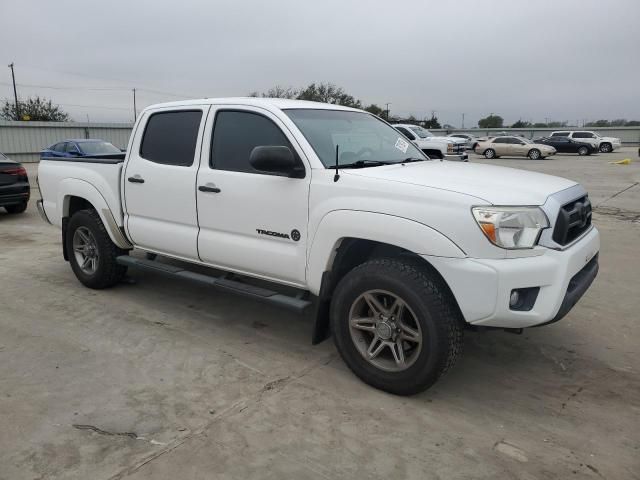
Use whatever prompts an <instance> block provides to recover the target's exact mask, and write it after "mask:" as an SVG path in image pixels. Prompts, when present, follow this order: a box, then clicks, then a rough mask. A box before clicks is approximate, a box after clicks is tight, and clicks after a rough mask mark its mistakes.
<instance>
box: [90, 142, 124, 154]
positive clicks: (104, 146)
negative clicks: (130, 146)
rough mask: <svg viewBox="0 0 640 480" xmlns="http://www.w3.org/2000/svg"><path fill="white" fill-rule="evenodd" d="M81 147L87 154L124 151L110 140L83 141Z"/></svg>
mask: <svg viewBox="0 0 640 480" xmlns="http://www.w3.org/2000/svg"><path fill="white" fill-rule="evenodd" d="M80 148H82V151H83V152H84V153H85V155H106V154H110V153H122V152H121V151H120V149H119V148H117V147H114V146H113V145H111V144H110V143H109V142H81V143H80Z"/></svg>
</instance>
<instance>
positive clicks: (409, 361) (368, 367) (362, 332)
mask: <svg viewBox="0 0 640 480" xmlns="http://www.w3.org/2000/svg"><path fill="white" fill-rule="evenodd" d="M438 280H439V279H436V278H434V276H433V275H432V274H431V273H430V272H429V271H428V270H427V269H426V268H424V267H422V266H419V265H415V264H412V263H404V262H403V261H402V260H396V259H375V260H370V261H368V262H366V263H364V264H362V265H360V266H358V267H356V268H354V269H353V270H352V271H350V272H349V273H347V274H346V275H345V276H344V277H343V278H342V280H341V281H340V282H339V284H338V286H337V287H336V291H335V293H334V296H333V298H332V301H331V325H332V331H333V336H334V341H335V344H336V347H337V349H338V351H339V352H340V355H341V356H342V358H343V359H344V361H345V363H346V364H347V365H348V366H349V368H350V369H351V370H352V371H353V372H354V373H355V374H356V375H357V376H358V377H359V378H360V379H361V380H363V381H364V382H366V383H368V384H369V385H372V386H374V387H376V388H379V389H381V390H385V391H387V392H390V393H394V394H397V395H413V394H415V393H418V392H421V391H423V390H425V389H427V388H429V387H430V386H431V385H433V384H434V383H435V382H436V381H437V380H438V378H440V377H441V376H442V375H443V374H444V373H445V372H446V371H447V370H448V369H449V368H450V367H451V366H453V364H454V363H455V360H456V357H457V356H458V355H459V354H460V352H461V350H462V340H463V335H462V321H461V319H460V317H459V313H458V312H457V308H456V307H455V304H454V300H453V299H452V298H451V297H450V294H449V292H448V291H447V289H446V288H445V287H444V286H443V285H441V282H440V281H438Z"/></svg>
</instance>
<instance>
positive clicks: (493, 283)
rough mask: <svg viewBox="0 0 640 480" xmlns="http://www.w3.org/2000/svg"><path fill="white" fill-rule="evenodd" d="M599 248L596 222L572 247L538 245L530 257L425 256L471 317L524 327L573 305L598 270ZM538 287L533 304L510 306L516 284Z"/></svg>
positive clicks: (482, 323) (474, 320) (493, 324)
mask: <svg viewBox="0 0 640 480" xmlns="http://www.w3.org/2000/svg"><path fill="white" fill-rule="evenodd" d="M599 250H600V234H599V233H598V230H597V229H596V228H592V229H591V230H590V231H589V232H588V233H587V234H586V235H585V236H584V237H583V238H581V239H580V240H579V241H577V242H576V243H575V244H573V245H572V246H571V247H569V248H567V249H566V250H553V249H550V248H546V247H536V249H535V251H534V252H531V253H535V255H533V256H529V257H520V258H505V259H475V258H457V259H456V258H442V257H430V256H425V259H426V260H427V261H429V262H430V263H431V264H432V265H433V266H434V267H435V268H436V269H437V270H438V271H439V272H440V274H441V275H442V276H443V277H444V279H445V280H446V282H447V283H448V285H449V287H450V288H451V291H452V292H453V294H454V296H455V297H456V300H457V301H458V305H459V306H460V310H461V311H462V314H463V316H464V318H465V320H466V321H467V322H468V323H470V324H472V325H478V326H487V327H500V328H524V327H532V326H536V325H542V324H545V323H550V322H553V321H557V320H560V319H561V318H562V317H564V316H565V315H566V314H567V313H568V312H569V311H570V310H571V308H573V306H574V305H575V304H576V302H577V301H578V300H579V299H580V297H582V295H583V294H584V293H585V292H586V291H587V289H588V288H589V286H590V285H591V283H592V282H593V280H594V278H595V277H596V275H597V273H598V252H599ZM535 287H539V291H538V295H537V297H536V298H535V302H534V303H533V306H532V307H531V309H530V310H528V311H521V310H514V309H512V308H510V306H509V300H510V297H511V292H512V291H513V290H514V289H522V288H535Z"/></svg>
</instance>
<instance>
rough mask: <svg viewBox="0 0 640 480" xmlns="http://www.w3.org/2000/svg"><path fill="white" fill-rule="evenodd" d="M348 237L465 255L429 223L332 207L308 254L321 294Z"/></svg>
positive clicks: (310, 276)
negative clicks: (322, 287)
mask: <svg viewBox="0 0 640 480" xmlns="http://www.w3.org/2000/svg"><path fill="white" fill-rule="evenodd" d="M345 238H358V239H362V240H371V241H375V242H381V243H386V244H389V245H393V246H396V247H400V248H403V249H405V250H408V251H410V252H413V253H415V254H417V255H431V256H436V257H452V258H464V257H466V254H465V252H464V251H463V250H462V249H461V248H460V247H459V246H458V245H456V244H455V243H454V242H453V241H452V240H451V239H450V238H448V237H447V236H445V235H443V234H442V233H440V232H439V231H438V230H435V229H433V228H431V227H429V226H428V225H425V224H422V223H419V222H416V221H415V220H410V219H407V218H404V217H398V216H395V215H388V214H384V213H374V212H367V211H362V210H333V211H331V212H329V213H327V214H326V215H325V216H324V217H323V218H322V220H321V221H320V223H319V224H318V228H317V229H316V232H315V235H314V238H313V240H312V242H311V246H310V248H309V251H308V257H307V285H308V288H309V291H310V292H311V293H313V294H314V295H318V294H319V292H320V287H321V285H322V276H323V273H324V272H325V271H329V270H331V268H332V263H333V260H334V257H335V253H336V250H337V248H338V247H339V246H340V242H341V241H342V240H343V239H345Z"/></svg>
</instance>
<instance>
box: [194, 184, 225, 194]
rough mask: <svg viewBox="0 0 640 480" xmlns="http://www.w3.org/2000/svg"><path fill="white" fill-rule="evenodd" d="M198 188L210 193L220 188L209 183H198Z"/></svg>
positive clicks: (217, 191)
mask: <svg viewBox="0 0 640 480" xmlns="http://www.w3.org/2000/svg"><path fill="white" fill-rule="evenodd" d="M198 190H200V191H201V192H211V193H220V191H221V190H220V189H219V188H218V187H214V186H211V185H200V186H199V187H198Z"/></svg>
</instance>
